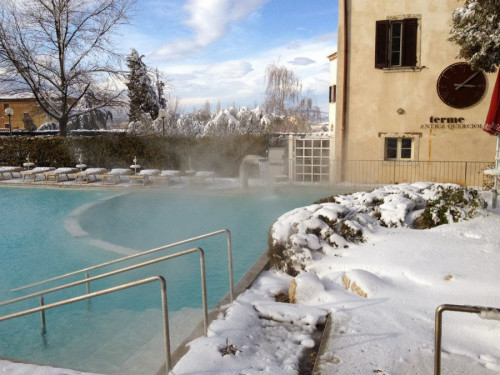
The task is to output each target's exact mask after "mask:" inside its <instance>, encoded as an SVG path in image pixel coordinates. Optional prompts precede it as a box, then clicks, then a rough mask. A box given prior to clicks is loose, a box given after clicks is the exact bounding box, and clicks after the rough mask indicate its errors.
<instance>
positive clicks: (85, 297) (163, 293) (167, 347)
mask: <svg viewBox="0 0 500 375" xmlns="http://www.w3.org/2000/svg"><path fill="white" fill-rule="evenodd" d="M222 234H226V236H227V253H228V272H229V293H228V294H229V299H230V302H232V301H233V300H234V280H233V261H232V240H231V232H230V231H229V230H228V229H221V230H218V231H215V232H211V233H207V234H204V235H200V236H196V237H192V238H189V239H187V240H183V241H179V242H175V243H172V244H168V245H165V246H161V247H157V248H154V249H151V250H147V251H143V252H140V253H137V254H133V255H129V256H126V257H122V258H119V259H115V260H112V261H109V262H105V263H101V264H98V265H95V266H92V267H87V268H83V269H81V270H78V271H74V272H70V273H67V274H64V275H60V276H56V277H52V278H50V279H46V280H42V281H39V282H37V283H33V284H30V285H26V286H22V287H19V288H16V289H13V290H12V291H13V292H14V291H15V292H17V291H22V290H27V289H29V288H33V287H35V286H40V285H43V284H46V283H49V282H52V281H58V280H63V279H66V278H68V277H70V276H75V275H82V274H84V275H85V277H84V278H83V279H81V280H78V281H73V282H70V283H66V284H63V285H59V286H56V287H52V288H49V289H45V290H42V291H39V292H35V293H31V294H27V295H24V296H21V297H18V298H15V299H11V300H8V301H3V302H0V307H1V306H6V305H12V304H15V303H17V302H20V301H24V300H27V299H32V298H37V297H38V299H39V304H40V306H39V307H35V308H31V309H24V310H21V311H17V312H15V313H11V314H8V315H3V316H0V322H2V321H6V320H10V319H14V318H18V317H21V316H25V315H30V314H35V313H40V322H41V328H42V334H43V335H45V334H46V332H47V324H46V317H45V311H46V310H49V309H54V308H57V307H61V306H65V305H68V304H72V303H76V302H80V301H84V300H87V301H90V299H92V298H96V297H100V296H103V295H108V294H111V293H115V292H118V291H122V290H124V289H130V288H134V287H136V286H140V285H144V284H148V283H152V282H155V281H158V282H159V283H160V285H161V300H162V317H163V336H164V345H165V373H166V374H168V373H169V371H170V370H171V369H172V367H173V363H172V360H171V349H170V334H169V332H170V330H169V322H168V304H167V283H166V281H165V279H164V277H163V276H161V275H153V276H151V277H147V278H143V279H140V280H134V281H132V282H128V283H123V284H120V285H117V286H114V287H111V288H107V289H102V290H98V291H95V292H91V282H93V281H96V280H101V279H105V278H108V277H110V276H113V275H117V274H122V273H125V272H128V271H132V270H135V269H138V268H142V267H146V266H149V265H152V264H156V263H159V262H164V261H167V260H169V259H174V258H178V257H181V256H184V255H188V254H192V253H195V252H198V253H199V254H200V270H201V283H202V286H201V289H202V305H203V333H204V335H205V336H206V335H207V331H208V305H207V291H206V272H205V253H204V251H203V249H201V248H200V247H195V248H192V249H188V250H184V251H180V252H177V253H174V254H169V255H164V256H161V257H157V258H155V259H152V260H149V261H145V262H141V263H136V264H133V265H131V266H128V267H123V268H120V269H117V270H114V271H109V272H105V273H101V274H98V275H96V276H92V277H91V276H90V272H91V271H96V270H98V269H101V268H103V267H106V266H109V265H112V264H116V263H120V262H124V261H126V260H130V259H134V258H139V257H143V256H146V255H150V254H154V253H158V252H160V251H163V250H166V249H170V248H173V247H177V246H180V245H184V244H187V243H191V242H195V241H199V240H201V239H205V238H208V237H213V236H217V235H222ZM82 284H85V285H86V293H85V294H80V295H76V296H74V297H71V298H67V299H64V300H61V301H57V302H53V303H50V304H45V302H44V295H46V294H49V293H52V292H55V291H59V290H63V289H67V288H71V287H73V286H77V285H82ZM89 307H90V306H89ZM89 311H90V308H89Z"/></svg>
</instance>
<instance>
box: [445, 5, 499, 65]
mask: <svg viewBox="0 0 500 375" xmlns="http://www.w3.org/2000/svg"><path fill="white" fill-rule="evenodd" d="M450 40H451V41H453V42H455V43H457V44H458V45H459V46H460V52H459V54H458V57H459V58H464V59H466V60H467V61H469V63H470V64H471V66H472V67H473V68H474V69H477V70H484V71H486V72H495V71H496V68H497V67H498V65H500V0H466V1H465V6H464V7H461V8H458V9H456V10H455V11H454V12H453V23H452V28H451V32H450Z"/></svg>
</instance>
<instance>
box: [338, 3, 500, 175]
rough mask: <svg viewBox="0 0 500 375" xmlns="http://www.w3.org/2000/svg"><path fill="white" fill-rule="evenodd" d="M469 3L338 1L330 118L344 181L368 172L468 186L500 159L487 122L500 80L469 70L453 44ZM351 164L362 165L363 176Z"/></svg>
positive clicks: (339, 168)
mask: <svg viewBox="0 0 500 375" xmlns="http://www.w3.org/2000/svg"><path fill="white" fill-rule="evenodd" d="M461 5H463V2H461V1H457V0H440V1H435V0H420V1H414V0H398V1H388V0H379V1H377V2H376V4H374V2H373V1H371V0H339V22H338V26H339V29H338V53H337V56H336V64H337V77H336V82H335V84H336V103H335V104H336V111H335V121H332V122H331V123H332V126H333V132H334V142H335V147H334V160H333V162H334V163H335V171H336V172H335V174H336V180H337V181H339V180H341V181H344V180H348V179H352V178H356V179H357V178H361V176H360V175H364V176H363V178H365V179H366V180H367V181H368V180H370V182H380V183H384V182H405V181H410V180H415V179H417V180H418V179H422V180H432V179H435V180H440V181H442V180H445V181H443V182H456V183H462V184H468V183H469V181H467V179H468V178H469V177H470V176H468V175H467V174H469V175H470V174H471V173H475V174H478V173H482V169H483V167H484V166H483V165H482V164H480V163H479V162H490V161H493V160H494V156H495V142H496V140H495V137H493V136H489V135H488V134H487V133H485V132H484V131H483V130H482V125H483V123H484V120H485V117H486V114H487V112H488V107H489V103H490V98H491V93H492V90H493V86H494V83H495V78H496V76H495V75H494V74H484V73H482V72H473V71H471V70H470V69H469V67H468V65H467V64H465V63H464V62H463V61H462V60H458V59H457V58H456V56H457V54H458V51H459V47H458V46H457V45H456V44H454V43H453V42H451V41H448V38H449V32H450V28H451V17H452V13H453V11H454V10H455V9H456V8H457V7H459V6H461ZM353 163H357V165H363V167H362V168H361V167H360V168H361V170H362V171H363V172H357V175H356V176H355V177H354V176H353V175H352V173H353V172H352V166H353ZM370 163H371V164H370ZM438 165H439V166H440V168H441V172H439V171H438V169H437V166H438ZM424 168H427V169H426V171H424ZM446 168H447V169H453V171H449V170H447V171H444V169H446ZM472 169H474V172H472ZM445 174H450V177H446V176H445ZM451 174H453V175H454V176H453V177H451ZM396 175H397V177H396ZM391 180H393V181H391Z"/></svg>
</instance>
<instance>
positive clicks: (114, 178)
mask: <svg viewBox="0 0 500 375" xmlns="http://www.w3.org/2000/svg"><path fill="white" fill-rule="evenodd" d="M131 173H132V171H131V170H130V169H126V168H113V169H112V170H110V171H109V172H108V173H105V174H103V175H101V177H102V183H103V185H116V184H117V183H120V182H121V181H122V180H121V177H122V176H128V175H130V174H131Z"/></svg>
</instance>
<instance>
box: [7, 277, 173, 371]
mask: <svg viewBox="0 0 500 375" xmlns="http://www.w3.org/2000/svg"><path fill="white" fill-rule="evenodd" d="M154 281H159V282H160V284H161V303H162V318H163V339H164V342H165V373H166V374H167V375H168V373H169V372H170V370H171V366H172V362H171V357H170V331H169V324H168V304H167V282H166V281H165V279H164V278H163V277H162V276H153V277H148V278H145V279H141V280H137V281H133V282H130V283H126V284H121V285H118V286H115V287H112V288H108V289H103V290H100V291H98V292H93V293H90V294H85V295H81V296H78V297H73V298H68V299H66V300H63V301H59V302H54V303H51V304H48V305H43V306H40V307H35V308H32V309H28V310H23V311H20V312H17V313H14V314H9V315H4V316H0V322H1V321H4V320H9V319H14V318H18V317H21V316H25V315H29V314H34V313H37V312H44V311H45V310H48V309H52V308H55V307H59V306H64V305H69V304H71V303H75V302H80V301H83V300H88V299H90V298H94V297H99V296H102V295H106V294H110V293H114V292H118V291H121V290H124V289H129V288H133V287H136V286H140V285H143V284H147V283H151V282H154Z"/></svg>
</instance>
